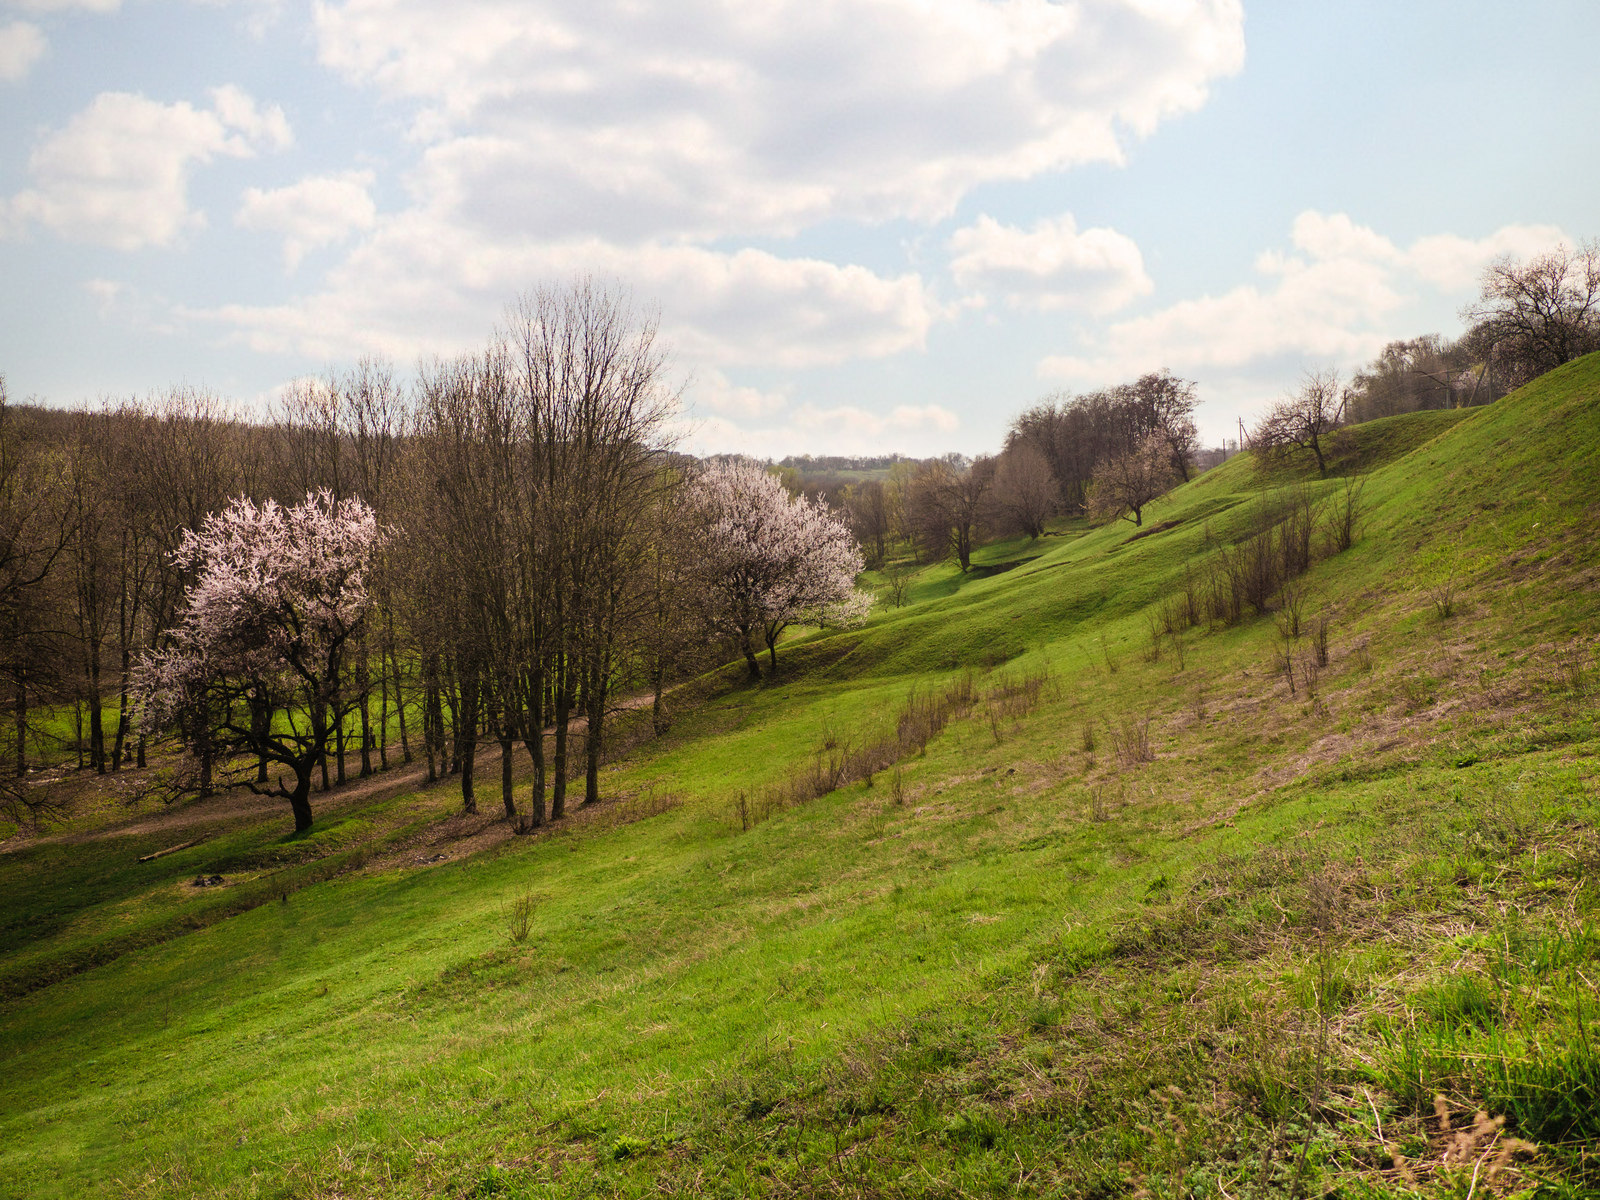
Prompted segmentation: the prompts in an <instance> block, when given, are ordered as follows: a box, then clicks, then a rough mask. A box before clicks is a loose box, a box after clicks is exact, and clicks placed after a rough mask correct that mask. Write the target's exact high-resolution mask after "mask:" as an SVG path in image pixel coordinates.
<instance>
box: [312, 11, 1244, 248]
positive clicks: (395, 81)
mask: <svg viewBox="0 0 1600 1200" xmlns="http://www.w3.org/2000/svg"><path fill="white" fill-rule="evenodd" d="M315 19H316V24H317V30H318V37H319V45H320V52H321V57H322V61H323V62H324V63H325V64H327V65H328V66H330V67H332V68H334V69H335V70H337V71H339V72H340V73H341V74H343V75H344V76H345V77H346V78H348V79H350V80H352V81H357V82H362V83H369V84H371V85H373V86H375V87H377V88H378V89H380V90H381V91H382V92H383V93H385V94H386V95H388V96H390V97H391V98H399V99H403V100H406V101H409V102H410V103H411V104H412V105H413V106H414V113H415V120H414V125H413V131H414V134H415V136H417V137H419V138H422V139H424V140H425V141H427V142H429V143H431V144H430V146H429V149H428V152H427V162H426V166H425V169H424V171H423V172H422V174H421V177H420V180H419V186H421V187H422V188H423V189H424V190H425V191H426V192H427V194H429V195H431V196H433V197H436V198H439V197H444V196H446V195H448V196H449V197H450V198H451V200H452V202H453V203H454V204H455V205H456V206H457V207H458V208H459V211H460V213H461V215H462V217H463V218H464V219H468V220H471V221H473V222H475V223H478V224H481V225H483V226H485V227H487V228H493V229H500V230H511V229H523V228H527V227H528V226H530V225H532V226H533V227H536V228H538V229H540V230H541V231H543V232H544V234H545V235H546V236H549V237H553V238H562V237H572V236H584V235H597V236H601V237H606V238H610V239H618V240H629V239H641V238H647V237H656V238H659V237H685V236H686V237H694V238H710V237H717V236H729V235H734V234H749V233H765V234H787V233H793V232H795V231H797V230H800V229H803V228H806V227H808V226H810V225H813V224H815V223H817V222H818V221H821V220H825V219H832V218H846V219H857V220H869V221H880V220H885V219H890V218H897V217H906V218H911V219H915V220H921V221H931V220H935V219H939V218H942V217H944V216H946V215H948V214H949V213H950V212H951V211H952V210H953V209H954V206H955V205H956V203H957V202H958V201H959V200H960V198H961V197H962V196H963V195H965V194H966V193H967V192H968V191H970V190H971V189H972V188H973V187H975V186H977V185H979V184H982V183H987V182H991V181H996V180H1019V179H1028V178H1033V177H1036V176H1039V175H1041V174H1046V173H1050V172H1056V171H1060V170H1062V169H1065V168H1067V167H1071V166H1074V165H1077V164H1081V163H1085V162H1094V161H1100V162H1115V161H1119V160H1120V157H1121V155H1122V148H1123V143H1124V141H1125V139H1126V138H1128V137H1130V136H1132V137H1138V136H1145V135H1148V134H1149V133H1150V132H1152V131H1153V130H1154V128H1155V127H1156V125H1157V124H1158V123H1159V122H1160V121H1161V120H1162V119H1163V118H1165V117H1167V116H1170V115H1172V114H1176V113H1181V112H1186V111H1190V110H1193V109H1195V108H1197V107H1198V106H1199V105H1200V104H1201V103H1203V102H1204V100H1205V97H1206V94H1207V88H1208V86H1209V84H1210V83H1211V81H1213V80H1214V79H1216V78H1217V77H1219V76H1221V75H1225V74H1229V73H1231V72H1233V71H1236V70H1237V69H1238V68H1239V67H1240V65H1241V64H1242V62H1243V53H1244V41H1243V28H1242V20H1243V18H1242V12H1241V8H1240V5H1239V3H1238V0H1162V2H1160V3H1155V2H1152V0H1077V2H1075V3H1071V4H1062V3H1053V2H1050V0H1000V2H995V0H944V2H943V3H939V4H929V3H927V2H926V0H832V2H830V3H824V4H818V3H816V2H815V0H767V2H765V3H761V4H742V5H728V4H725V3H717V2H713V0H684V2H683V3H678V4H672V5H648V6H647V5H640V4H638V3H636V2H635V0H599V2H596V0H544V2H542V3H527V2H525V0H465V2H464V3H460V4H452V5H449V6H441V5H438V4H435V3H432V2H431V0H345V2H344V3H342V4H335V3H320V4H319V5H318V6H317V8H316V18H315Z"/></svg>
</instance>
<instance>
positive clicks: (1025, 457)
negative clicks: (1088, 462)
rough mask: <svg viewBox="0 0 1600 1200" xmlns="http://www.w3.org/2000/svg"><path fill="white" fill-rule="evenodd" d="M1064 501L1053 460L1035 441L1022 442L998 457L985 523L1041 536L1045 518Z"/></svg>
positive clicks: (988, 498)
mask: <svg viewBox="0 0 1600 1200" xmlns="http://www.w3.org/2000/svg"><path fill="white" fill-rule="evenodd" d="M1060 502H1061V489H1060V488H1059V487H1057V486H1056V480H1055V476H1054V475H1053V474H1051V472H1050V464H1049V462H1048V461H1046V459H1045V457H1044V455H1043V454H1042V453H1041V452H1040V451H1039V450H1038V449H1037V448H1036V447H1034V446H1033V445H1031V444H1029V443H1027V442H1018V443H1017V444H1016V445H1013V446H1010V447H1008V448H1007V449H1006V450H1004V451H1003V452H1002V453H1001V454H1000V456H999V458H998V459H997V460H996V465H995V472H994V483H993V486H992V487H990V489H989V492H988V495H987V497H986V504H985V512H986V519H985V524H987V525H988V526H989V527H991V528H993V529H994V530H996V531H997V532H1001V533H1010V534H1016V533H1023V534H1027V536H1028V537H1030V538H1041V537H1043V536H1044V524H1045V522H1046V521H1048V520H1049V519H1050V518H1051V517H1053V516H1055V514H1056V512H1057V510H1058V508H1059V506H1060Z"/></svg>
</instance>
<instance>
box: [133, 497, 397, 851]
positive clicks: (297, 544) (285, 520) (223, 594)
mask: <svg viewBox="0 0 1600 1200" xmlns="http://www.w3.org/2000/svg"><path fill="white" fill-rule="evenodd" d="M386 536H387V535H386V532H385V530H384V529H383V528H382V527H380V526H379V524H378V522H377V519H376V518H375V517H374V515H373V512H372V509H371V508H369V507H368V506H367V505H365V504H363V503H362V502H361V501H360V500H356V499H349V500H339V501H336V500H334V499H333V497H332V495H331V494H330V493H328V492H327V491H320V492H314V493H310V494H308V495H307V496H306V498H305V500H304V502H302V503H300V504H297V505H295V506H293V507H292V508H284V507H282V506H280V505H278V504H277V503H275V502H273V501H271V500H268V501H267V502H266V503H265V504H263V505H261V506H259V507H258V506H256V505H255V504H254V503H252V502H251V501H250V500H248V499H246V498H244V497H240V498H239V499H237V500H235V501H234V502H233V503H232V504H231V505H229V506H228V508H227V509H226V510H225V511H223V512H221V513H216V514H213V515H212V516H210V517H208V518H207V519H206V521H205V523H204V524H203V525H202V527H201V529H200V530H199V532H195V531H193V530H190V531H187V532H186V533H185V535H184V539H183V542H182V544H181V545H180V546H179V548H178V549H177V551H176V552H175V554H174V559H175V561H176V562H177V563H178V565H179V566H181V567H184V568H186V569H189V570H193V571H194V572H196V577H195V582H194V584H193V586H192V587H190V588H189V590H188V593H187V595H186V596H185V600H184V606H183V609H182V611H181V613H180V615H179V621H178V624H177V626H176V628H174V629H173V630H172V631H171V638H172V645H171V647H170V648H169V649H166V650H162V651H157V652H154V653H151V654H149V655H147V656H146V657H145V659H144V660H143V661H142V662H141V664H140V668H139V673H138V681H137V682H138V691H139V696H140V702H141V703H140V707H141V713H142V715H141V720H142V721H143V722H144V724H145V725H146V726H147V727H149V728H151V729H152V730H155V729H167V728H171V727H173V726H177V727H178V728H179V729H181V730H182V731H183V732H184V734H185V736H186V737H187V738H189V739H190V740H191V741H201V740H204V742H205V743H206V744H207V745H208V746H209V747H210V748H211V750H212V751H213V752H214V753H216V754H217V755H218V756H219V757H221V758H223V759H224V760H237V759H238V758H239V757H240V756H242V755H246V754H248V755H253V756H254V758H255V760H256V762H258V763H259V764H260V766H261V768H262V769H261V773H260V774H259V775H258V776H257V778H256V779H255V780H249V779H248V778H245V779H241V780H240V781H239V782H240V783H242V785H243V786H245V787H248V788H249V789H250V790H251V791H254V792H256V793H257V794H258V795H267V796H281V797H282V798H284V799H286V800H288V801H289V805H290V807H291V808H292V809H293V811H294V824H295V830H296V832H300V831H303V830H306V829H309V828H310V827H311V802H310V795H311V773H312V770H313V768H314V767H315V766H316V765H317V763H318V762H319V761H321V760H322V758H323V755H324V754H325V752H326V750H327V746H328V742H329V739H330V738H331V737H332V736H333V733H334V731H335V730H336V729H338V728H339V727H340V725H341V723H342V722H343V721H344V720H345V719H346V717H347V716H349V714H350V713H351V712H352V711H354V710H355V708H356V706H357V705H358V703H359V700H360V697H359V694H358V693H359V689H358V688H357V687H356V686H355V670H356V667H357V662H356V659H357V658H358V654H357V653H356V651H357V647H358V646H359V643H360V634H361V631H362V628H363V626H364V624H365V623H366V621H367V619H368V616H369V615H370V613H371V612H372V609H373V602H372V592H371V589H370V586H369V577H370V575H371V572H372V565H373V561H374V558H375V556H376V552H377V551H378V549H379V548H380V547H381V546H382V544H383V542H384V540H385V538H386ZM273 763H276V764H277V765H279V766H281V767H287V768H288V769H289V771H291V772H292V773H293V775H294V783H293V786H292V787H291V786H290V785H289V784H288V783H286V782H285V780H284V778H283V776H281V775H280V776H279V778H278V781H277V782H276V784H271V785H265V786H264V784H265V780H266V774H267V772H266V768H267V766H268V764H273Z"/></svg>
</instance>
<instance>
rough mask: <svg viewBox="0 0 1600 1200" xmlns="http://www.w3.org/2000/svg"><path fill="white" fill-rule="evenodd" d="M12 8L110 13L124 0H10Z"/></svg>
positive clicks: (40, 11)
mask: <svg viewBox="0 0 1600 1200" xmlns="http://www.w3.org/2000/svg"><path fill="white" fill-rule="evenodd" d="M8 2H9V3H10V5H11V7H12V8H20V9H22V10H23V11H24V12H36V13H50V12H67V11H68V10H70V9H74V8H79V9H82V10H83V11H84V12H98V13H108V12H116V11H117V9H118V8H120V7H121V6H122V0H8Z"/></svg>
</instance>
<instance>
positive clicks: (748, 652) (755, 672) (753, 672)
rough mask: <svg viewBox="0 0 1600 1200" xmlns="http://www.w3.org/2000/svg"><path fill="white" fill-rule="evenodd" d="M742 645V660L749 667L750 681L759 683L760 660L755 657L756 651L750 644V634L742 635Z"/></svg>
mask: <svg viewBox="0 0 1600 1200" xmlns="http://www.w3.org/2000/svg"><path fill="white" fill-rule="evenodd" d="M743 647H744V661H745V664H746V665H747V666H748V667H749V668H750V682H751V683H760V682H761V662H760V660H759V659H757V658H756V652H755V650H754V649H753V648H752V647H751V645H750V635H749V634H748V633H746V634H745V635H744V642H743Z"/></svg>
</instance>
